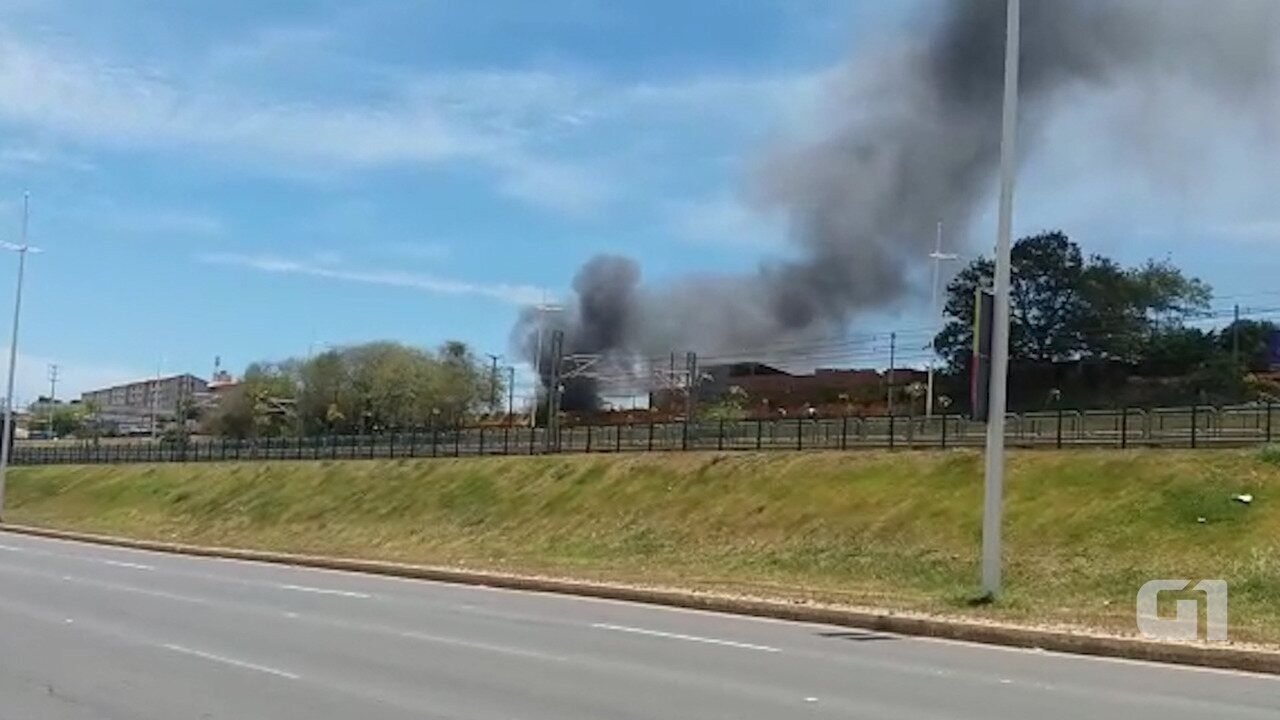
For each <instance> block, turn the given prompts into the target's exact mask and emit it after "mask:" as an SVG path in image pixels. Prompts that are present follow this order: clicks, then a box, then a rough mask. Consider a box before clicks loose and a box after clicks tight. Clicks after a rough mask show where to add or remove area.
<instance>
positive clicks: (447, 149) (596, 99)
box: [0, 30, 821, 215]
mask: <svg viewBox="0 0 1280 720" xmlns="http://www.w3.org/2000/svg"><path fill="white" fill-rule="evenodd" d="M328 37H329V33H328V32H327V31H319V30H290V31H287V32H284V31H281V32H276V33H269V34H267V35H265V36H263V37H258V38H253V39H252V40H251V41H250V42H248V43H247V44H245V45H244V46H235V47H230V48H226V49H225V50H224V51H223V52H221V53H219V52H217V51H214V52H212V53H211V56H212V57H213V59H211V60H210V61H209V65H208V66H206V67H203V68H201V69H200V70H198V71H191V72H187V73H185V74H184V73H183V72H182V71H181V70H180V69H172V68H170V69H166V70H163V71H157V70H154V69H151V68H147V67H145V66H140V65H137V64H130V63H129V62H128V61H127V60H124V61H122V60H119V59H102V58H100V57H95V56H88V55H85V54H84V53H83V52H82V51H80V50H78V49H72V48H70V47H66V46H58V45H53V44H40V43H35V42H30V41H27V40H25V39H19V38H16V37H15V36H13V35H4V34H0V122H5V123H8V124H10V125H14V126H18V127H24V128H38V129H39V131H40V132H41V133H43V134H45V135H47V136H50V137H56V138H66V139H70V140H74V141H76V142H80V143H89V144H94V143H96V144H105V145H110V146H115V147H130V148H133V147H142V148H148V149H157V150H182V151H185V152H190V151H196V152H201V153H203V154H205V155H206V156H207V157H213V158H215V159H216V160H218V161H219V162H236V163H240V164H249V165H256V166H257V167H259V168H262V169H264V170H266V171H268V172H275V173H280V174H284V175H288V176H305V175H306V174H308V173H309V172H316V173H320V174H327V172H328V171H330V170H332V169H333V168H335V167H336V168H341V169H351V168H362V167H379V166H389V165H406V164H408V165H440V164H444V163H456V162H469V163H475V164H478V165H480V166H481V167H484V168H486V169H487V170H488V172H490V173H491V174H492V175H493V177H494V187H495V189H496V190H497V191H498V192H501V193H503V194H505V195H507V196H509V197H512V198H516V199H518V200H520V201H522V202H525V203H530V204H533V205H536V206H541V207H546V208H549V209H552V210H555V211H559V212H562V213H567V214H578V215H580V214H589V213H591V212H592V211H593V210H594V209H597V208H599V207H602V206H604V205H605V204H607V203H609V202H610V201H612V200H615V199H616V198H617V197H619V196H620V192H618V191H617V190H616V189H615V188H614V187H613V185H614V184H616V183H623V184H625V182H626V179H627V177H628V173H629V172H631V170H630V169H628V168H620V167H618V162H616V160H617V158H616V157H613V158H611V157H610V156H613V155H617V156H621V155H623V154H625V153H624V151H625V150H626V148H627V147H628V146H626V145H619V144H618V143H616V142H610V141H608V140H607V138H609V137H614V136H613V135H610V134H608V133H610V132H611V131H612V130H617V129H619V128H629V129H632V130H634V129H635V128H636V127H640V128H642V129H643V128H649V127H651V126H652V125H654V124H656V123H671V122H674V123H686V124H689V125H690V126H691V127H697V128H700V129H703V130H706V129H709V128H711V129H712V130H711V131H712V132H714V127H716V126H717V123H730V124H735V125H749V126H751V127H757V126H761V125H764V126H767V125H768V123H769V120H768V118H771V117H775V114H776V113H779V112H784V111H786V109H787V108H790V107H795V106H798V105H802V104H803V102H802V99H803V98H808V97H810V96H812V95H814V92H813V90H814V88H815V87H817V86H818V82H819V78H820V77H821V72H813V73H795V74H786V73H783V74H778V75H770V76H762V77H752V76H694V77H687V78H682V77H677V78H668V79H660V80H656V81H646V82H639V83H616V82H611V81H607V80H605V79H602V78H600V77H598V76H595V75H593V74H591V73H589V72H581V71H575V70H572V69H569V70H558V71H557V72H545V71H541V70H523V69H515V70H501V69H500V70H483V71H480V70H465V69H462V70H451V71H448V72H441V73H432V74H419V75H414V74H410V73H406V72H404V71H403V70H393V69H390V68H388V69H387V71H386V72H385V73H384V74H382V75H379V77H380V78H381V79H380V81H379V82H378V83H376V87H373V88H367V89H366V92H365V93H363V94H362V95H360V96H359V97H358V98H357V97H345V98H342V97H340V96H331V97H325V98H311V99H308V100H306V101H296V102H290V101H286V100H282V99H280V96H278V95H273V93H272V92H269V91H268V90H267V89H266V88H258V87H255V86H254V83H252V82H250V81H249V80H246V79H245V78H244V77H243V75H244V74H243V73H238V72H229V73H227V74H226V75H224V76H218V73H219V69H218V68H225V67H226V66H230V65H243V64H244V63H245V62H249V63H255V62H256V63H259V67H260V68H261V63H263V62H267V61H266V60H264V58H272V57H278V56H279V55H280V54H281V53H280V52H279V47H280V46H283V47H285V48H289V49H290V52H288V53H284V55H286V56H288V57H291V58H292V53H293V51H296V50H297V49H298V48H299V47H301V48H304V49H306V52H307V53H310V54H308V55H307V57H308V58H312V57H313V56H314V59H315V62H323V61H324V60H325V59H326V57H325V56H324V52H325V50H324V47H325V41H326V38H328ZM327 59H328V60H330V61H332V60H333V58H327ZM282 62H283V61H282ZM290 62H293V63H294V64H298V63H297V61H296V58H295V59H293V60H290ZM303 64H304V65H305V64H306V63H303ZM263 70H264V71H265V70H269V68H263ZM210 73H213V75H212V76H211V75H210ZM308 97H310V96H308ZM611 161H613V162H612V164H610V162H611Z"/></svg>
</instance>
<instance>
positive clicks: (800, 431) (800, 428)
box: [796, 418, 804, 450]
mask: <svg viewBox="0 0 1280 720" xmlns="http://www.w3.org/2000/svg"><path fill="white" fill-rule="evenodd" d="M796 449H797V450H803V449H804V418H796Z"/></svg>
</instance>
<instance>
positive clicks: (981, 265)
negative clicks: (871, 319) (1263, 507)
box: [934, 231, 1280, 410]
mask: <svg viewBox="0 0 1280 720" xmlns="http://www.w3.org/2000/svg"><path fill="white" fill-rule="evenodd" d="M1011 261H1012V265H1011V270H1012V282H1011V285H1010V337H1009V356H1010V409H1011V410H1033V409H1041V408H1043V407H1045V406H1047V405H1054V404H1058V405H1061V406H1063V407H1105V406H1112V405H1118V404H1134V405H1143V404H1147V405H1177V404H1189V403H1193V402H1205V403H1215V404H1217V403H1229V402H1241V401H1246V400H1253V399H1263V400H1267V399H1271V398H1275V397H1276V394H1277V392H1276V391H1277V390H1280V388H1277V387H1276V384H1275V382H1274V381H1272V380H1269V379H1267V378H1266V377H1265V374H1266V373H1267V372H1268V371H1269V369H1270V367H1269V366H1270V358H1269V353H1268V342H1269V338H1270V337H1271V335H1272V333H1273V332H1275V331H1276V329H1277V326H1276V325H1275V323H1273V322H1271V321H1269V320H1254V319H1241V320H1238V321H1234V322H1232V323H1230V324H1227V325H1226V326H1225V327H1222V328H1220V329H1216V330H1215V329H1212V328H1202V327H1197V326H1196V323H1197V322H1201V323H1203V322H1204V321H1209V322H1212V317H1213V314H1212V313H1211V312H1210V308H1209V302H1210V299H1211V297H1212V291H1211V289H1210V287H1209V285H1208V284H1206V283H1204V282H1203V281H1201V280H1199V279H1197V278H1194V277H1189V276H1187V275H1186V274H1184V273H1183V272H1182V270H1180V269H1178V268H1177V267H1175V266H1173V265H1172V264H1171V263H1169V262H1157V261H1148V262H1146V263H1144V264H1142V265H1139V266H1136V267H1124V266H1122V265H1121V264H1119V263H1118V262H1116V261H1115V260H1112V259H1110V258H1107V257H1104V256H1101V255H1090V256H1085V255H1084V253H1082V252H1081V250H1080V247H1079V245H1077V244H1076V243H1075V242H1074V241H1072V240H1071V239H1070V238H1069V237H1068V236H1067V235H1066V234H1064V233H1062V232H1060V231H1052V232H1044V233H1040V234H1037V235H1033V236H1030V237H1025V238H1022V239H1020V240H1018V241H1017V242H1016V243H1015V244H1014V246H1013V248H1012V254H1011ZM993 276H994V262H993V261H992V260H990V259H989V258H985V257H979V258H976V259H974V260H972V261H971V262H970V263H969V264H968V265H966V266H965V267H964V268H963V269H962V270H961V271H960V272H959V273H958V274H957V275H956V276H955V278H954V279H953V280H952V281H951V283H950V284H949V285H948V287H947V296H946V307H945V314H946V316H947V319H948V322H947V323H946V325H945V326H944V328H943V330H942V331H941V332H940V333H939V334H938V335H937V337H936V338H935V339H934V348H935V350H936V351H937V352H938V353H939V355H940V356H941V357H942V358H944V359H945V360H946V362H947V364H948V368H949V371H950V378H949V381H950V382H949V383H948V385H949V387H948V388H947V389H948V391H950V392H953V393H954V394H955V396H956V397H966V396H967V391H966V388H967V383H968V374H969V365H970V362H971V358H972V350H973V324H974V313H975V293H976V291H977V289H978V288H980V287H990V286H991V283H992V277H993ZM1276 399H1280V398H1276Z"/></svg>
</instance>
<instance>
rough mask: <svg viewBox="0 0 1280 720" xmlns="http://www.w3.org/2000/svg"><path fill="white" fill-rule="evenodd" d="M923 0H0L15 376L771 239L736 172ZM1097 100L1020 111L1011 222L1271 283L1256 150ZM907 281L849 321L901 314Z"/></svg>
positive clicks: (336, 323)
mask: <svg viewBox="0 0 1280 720" xmlns="http://www.w3.org/2000/svg"><path fill="white" fill-rule="evenodd" d="M936 1H937V0H927V1H924V2H917V3H912V2H907V3H904V2H896V1H894V2H890V1H889V0H883V1H878V0H862V1H860V2H855V1H854V0H842V1H836V0H832V1H825V0H745V1H743V0H700V1H699V2H696V3H689V2H673V1H668V0H647V1H646V2H622V1H620V0H618V1H613V0H544V1H542V2H536V3H533V2H528V1H527V0H484V1H483V2H474V3H461V2H452V1H446V0H438V1H431V0H421V1H415V2H410V1H408V0H405V1H403V2H396V1H393V0H384V1H381V2H374V3H350V2H300V1H299V2H283V1H276V2H269V3H263V2H249V1H236V0H224V1H222V2H217V3H211V2H206V3H196V2H183V3H165V2H141V1H140V0H137V1H135V0H114V1H112V2H105V1H104V2H91V1H90V0H84V1H82V2H71V1H69V0H38V1H37V0H10V1H9V2H7V3H5V4H4V6H3V8H0V237H3V238H6V239H16V237H14V236H16V234H17V232H18V228H19V218H20V212H19V209H20V197H21V193H22V190H23V189H24V188H29V189H30V190H31V193H32V203H33V205H32V208H33V212H32V221H31V241H32V242H33V243H34V244H36V245H39V246H41V247H42V248H44V250H45V253H44V254H41V255H39V256H35V257H34V258H33V259H32V262H31V266H30V275H29V285H28V294H27V295H26V303H27V304H26V308H25V312H24V318H23V323H24V324H23V333H22V340H21V348H22V360H21V363H20V366H19V378H20V386H19V392H18V397H19V399H20V400H21V399H30V398H31V397H32V396H33V395H34V394H35V393H36V392H41V391H42V388H44V387H45V386H46V383H45V382H44V377H45V373H46V369H45V365H46V364H47V363H49V362H57V363H59V364H60V365H61V366H62V368H63V371H62V372H63V377H64V384H63V385H62V390H60V392H59V394H60V395H62V394H64V392H65V391H79V390H82V389H86V388H88V387H90V386H93V385H95V384H99V383H103V382H108V381H115V380H121V379H128V378H131V377H137V376H143V375H147V374H151V373H154V372H155V371H156V368H157V366H160V367H162V368H163V369H164V371H166V372H173V371H192V372H196V373H197V374H200V375H207V374H208V373H209V371H210V369H211V366H212V364H213V358H214V357H215V356H221V357H222V359H223V362H224V364H225V365H227V366H229V367H230V368H231V369H232V370H235V371H238V370H240V369H241V368H243V366H244V365H245V364H247V363H248V362H250V361H253V360H256V359H262V358H282V357H285V356H289V355H299V354H305V353H306V352H307V351H308V348H310V347H321V346H323V345H324V344H326V343H327V344H341V343H350V342H357V341H364V340H373V339H383V338H392V339H398V340H402V341H406V342H411V343H418V344H425V345H435V344H437V343H439V342H441V341H443V340H445V339H450V338H458V339H462V340H465V341H467V342H469V343H471V344H473V345H474V346H475V347H476V348H477V350H479V351H481V352H503V353H505V352H508V347H507V336H508V332H509V329H510V327H511V323H512V320H513V318H514V316H515V312H516V310H517V308H518V306H519V305H520V304H521V303H525V302H529V301H536V300H537V299H538V298H539V297H541V295H542V293H543V292H548V293H550V294H552V295H553V296H554V295H563V294H564V293H565V292H566V288H567V287H568V285H569V282H570V280H571V278H572V276H573V273H574V271H575V270H576V268H577V267H578V265H580V264H581V262H582V261H583V260H585V259H586V258H588V257H590V256H591V255H593V254H595V253H597V252H601V251H612V252H621V253H626V254H629V255H633V256H636V257H638V258H640V259H642V261H643V264H644V272H645V274H646V277H647V278H662V277H668V276H672V275H675V274H679V273H683V272H687V271H690V270H696V269H717V270H732V269H735V268H749V267H752V266H754V265H755V263H756V262H757V261H758V260H759V259H760V258H761V257H763V256H765V255H768V254H774V253H785V252H787V248H786V226H785V222H784V221H783V219H781V218H777V217H771V216H767V215H762V214H760V211H758V210H755V209H753V208H752V207H751V206H750V204H749V203H748V202H746V201H745V200H744V199H743V197H744V192H743V187H744V177H745V176H746V174H747V173H748V171H749V169H750V168H751V167H752V165H753V163H756V162H757V161H759V160H760V158H761V155H762V153H763V150H762V148H764V147H766V146H767V145H768V144H769V142H770V140H771V138H774V137H776V136H777V135H778V134H779V133H783V132H786V131H787V129H788V128H790V127H793V126H796V125H799V124H803V123H804V122H805V118H806V113H809V112H812V111H813V108H814V107H815V106H816V105H817V102H816V101H817V100H818V99H820V98H821V95H822V92H823V88H824V85H823V80H824V78H826V77H828V76H829V74H830V73H831V72H833V70H834V69H836V68H838V67H840V66H841V64H842V63H844V62H846V61H847V59H848V58H849V57H850V56H851V55H854V56H856V54H857V53H858V52H860V51H861V50H863V49H864V48H867V47H870V46H872V45H875V44H878V43H891V42H892V41H893V38H894V37H895V36H898V35H899V34H901V33H902V32H904V31H905V28H907V27H908V18H910V17H912V16H913V14H914V13H915V12H916V11H917V10H918V9H921V8H922V9H923V10H925V11H926V12H927V11H928V10H929V8H930V7H931V4H932V3H935V2H936ZM1117 107H1123V103H1115V102H1110V103H1106V104H1100V103H1094V104H1092V105H1091V104H1090V103H1088V102H1082V103H1080V104H1079V105H1072V106H1071V107H1070V108H1069V111H1068V112H1065V113H1064V114H1063V118H1062V119H1060V120H1056V121H1055V122H1054V123H1051V124H1050V127H1049V128H1048V130H1047V131H1046V132H1045V133H1043V134H1042V135H1041V136H1040V137H1038V138H1036V148H1035V150H1034V151H1028V161H1027V163H1026V164H1025V165H1024V166H1023V172H1022V174H1021V178H1020V181H1021V182H1022V185H1021V186H1020V189H1019V205H1018V215H1017V225H1018V228H1019V230H1021V231H1030V230H1036V229H1040V228H1042V227H1062V228H1063V229H1065V230H1067V231H1068V232H1069V233H1071V234H1072V235H1073V236H1075V237H1076V238H1077V239H1079V240H1080V241H1081V242H1082V243H1083V244H1084V245H1085V246H1086V248H1087V249H1089V250H1093V251H1098V252H1105V253H1108V254H1112V255H1116V256H1118V257H1119V258H1120V259H1122V260H1124V261H1127V262H1137V261H1140V260H1142V259H1144V258H1146V257H1151V256H1155V257H1165V256H1170V257H1172V258H1173V259H1174V260H1175V262H1178V263H1179V264H1182V265H1184V266H1186V267H1188V268H1189V269H1191V270H1192V271H1193V272H1195V273H1196V274H1198V275H1200V276H1202V277H1204V278H1205V279H1207V280H1209V281H1210V282H1211V283H1213V284H1214V285H1215V286H1216V287H1217V288H1218V289H1219V291H1220V292H1222V293H1223V294H1232V295H1236V294H1246V293H1249V294H1251V293H1262V292H1270V291H1271V290H1272V289H1273V288H1275V283H1274V279H1273V278H1274V277H1275V270H1276V269H1277V268H1276V265H1277V262H1276V256H1277V255H1276V253H1275V251H1274V247H1275V245H1274V243H1275V242H1276V240H1277V238H1278V237H1280V211H1277V210H1275V209H1274V207H1273V205H1274V202H1273V200H1272V198H1274V195H1275V193H1274V188H1275V187H1276V184H1275V182H1276V180H1278V179H1280V174H1278V173H1277V171H1276V170H1275V169H1274V167H1275V166H1274V163H1269V162H1265V161H1264V158H1262V157H1260V156H1258V155H1257V154H1255V153H1252V152H1250V151H1249V149H1248V148H1249V146H1248V145H1247V144H1244V143H1239V144H1233V143H1232V142H1231V137H1230V133H1220V134H1222V135H1225V138H1220V139H1218V140H1215V141H1213V143H1212V144H1208V143H1206V144H1203V146H1199V145H1200V144H1199V143H1198V142H1197V143H1196V145H1197V147H1195V148H1193V149H1194V150H1195V152H1189V153H1188V154H1187V156H1186V157H1178V158H1172V159H1167V158H1166V159H1164V160H1163V161H1164V162H1167V163H1168V164H1170V165H1171V167H1170V168H1168V169H1167V171H1163V170H1162V172H1161V176H1162V178H1164V180H1163V181H1162V182H1160V183H1153V182H1151V181H1150V180H1149V178H1148V177H1147V176H1146V174H1144V173H1142V172H1137V171H1134V170H1133V169H1132V167H1131V165H1130V164H1128V163H1126V161H1125V160H1124V157H1125V153H1126V152H1141V150H1142V149H1141V148H1133V147H1129V146H1128V145H1129V144H1126V147H1120V148H1117V147H1115V146H1114V144H1113V143H1108V142H1106V141H1104V140H1099V136H1098V135H1097V134H1096V132H1095V131H1096V128H1097V127H1098V126H1099V124H1104V123H1107V122H1112V121H1114V119H1115V118H1114V117H1110V115H1113V114H1114V113H1115V112H1117ZM1200 111H1202V112H1203V113H1204V117H1205V118H1213V117H1217V115H1216V114H1215V113H1213V112H1212V109H1211V108H1200ZM1193 115H1194V113H1193ZM1193 119H1194V118H1193ZM1178 127H1184V126H1181V125H1179V126H1178ZM1149 160H1150V159H1147V161H1149ZM1147 161H1144V162H1147ZM1170 177H1173V178H1183V179H1182V180H1181V181H1180V182H1172V183H1170V182H1168V179H1169V178H1170ZM993 228H994V223H993V222H991V219H990V213H989V212H988V213H986V214H985V215H983V216H982V217H980V218H979V219H978V220H977V221H975V224H974V227H972V228H964V229H958V230H957V232H958V234H959V235H961V237H959V238H957V242H959V241H961V239H963V240H964V242H965V243H966V244H967V245H968V246H969V248H973V247H985V246H987V245H989V244H990V241H989V240H988V238H990V237H992V236H993V234H994V230H993ZM970 251H971V250H970ZM3 267H4V266H3V265H0V298H7V297H9V296H10V295H11V293H12V273H11V272H6V271H4V270H3V269H2V268H3ZM1228 289H1230V292H1229V293H1228ZM925 300H926V298H925V297H924V296H923V295H922V297H920V298H912V299H909V300H908V301H906V302H904V303H901V304H900V305H899V306H895V307H894V308H891V309H889V310H886V311H885V312H884V313H882V314H879V315H877V316H875V317H869V318H865V319H864V321H863V322H864V324H866V325H868V326H872V327H869V328H868V329H872V330H880V329H885V330H887V329H890V328H891V327H894V326H902V327H919V326H920V324H921V322H922V318H923V317H924V315H925V305H926V304H927V303H926V302H925ZM1275 300H1277V301H1280V297H1277V298H1276V299H1275ZM3 302H5V303H7V302H8V301H7V300H6V301H3ZM1260 302H1261V303H1266V302H1267V301H1266V300H1265V299H1263V300H1260ZM0 307H8V306H7V305H0ZM4 330H5V332H6V333H7V330H8V325H7V323H6V324H5V326H4Z"/></svg>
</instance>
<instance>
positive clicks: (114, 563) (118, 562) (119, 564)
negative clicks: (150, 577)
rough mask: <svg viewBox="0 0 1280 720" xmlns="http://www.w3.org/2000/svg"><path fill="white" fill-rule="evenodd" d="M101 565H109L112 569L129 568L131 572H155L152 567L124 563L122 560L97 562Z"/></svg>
mask: <svg viewBox="0 0 1280 720" xmlns="http://www.w3.org/2000/svg"><path fill="white" fill-rule="evenodd" d="M98 562H100V563H102V564H103V565H111V566H113V567H122V568H131V569H133V570H155V566H153V565H143V564H142V563H132V562H125V561H124V560H98Z"/></svg>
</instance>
